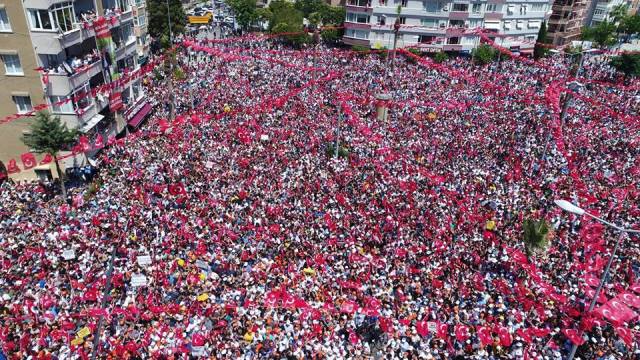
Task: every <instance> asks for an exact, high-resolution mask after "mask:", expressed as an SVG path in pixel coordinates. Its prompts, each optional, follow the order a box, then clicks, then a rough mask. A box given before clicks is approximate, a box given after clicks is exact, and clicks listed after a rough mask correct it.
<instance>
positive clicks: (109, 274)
mask: <svg viewBox="0 0 640 360" xmlns="http://www.w3.org/2000/svg"><path fill="white" fill-rule="evenodd" d="M116 248H117V245H115V244H114V245H113V249H112V250H111V260H110V261H109V268H108V269H107V273H106V274H105V276H106V283H105V285H104V293H103V294H102V302H101V304H100V309H104V308H106V307H107V300H108V298H109V293H110V292H111V279H112V278H113V262H114V260H115V258H116ZM103 322H104V316H102V315H100V319H99V320H98V325H97V326H96V332H95V334H94V335H93V352H92V353H91V360H95V359H96V356H97V355H98V351H99V346H100V337H101V336H102V323H103Z"/></svg>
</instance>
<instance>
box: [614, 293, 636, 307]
mask: <svg viewBox="0 0 640 360" xmlns="http://www.w3.org/2000/svg"><path fill="white" fill-rule="evenodd" d="M615 298H616V300H618V301H621V302H623V303H625V304H627V305H629V306H632V307H634V308H636V309H640V296H638V295H635V294H632V293H630V292H626V293H622V294H618V296H616V297H615Z"/></svg>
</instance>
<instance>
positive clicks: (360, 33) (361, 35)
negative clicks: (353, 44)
mask: <svg viewBox="0 0 640 360" xmlns="http://www.w3.org/2000/svg"><path fill="white" fill-rule="evenodd" d="M347 37H352V38H356V39H368V38H369V32H368V31H366V30H354V29H348V31H347Z"/></svg>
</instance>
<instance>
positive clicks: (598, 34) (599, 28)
mask: <svg viewBox="0 0 640 360" xmlns="http://www.w3.org/2000/svg"><path fill="white" fill-rule="evenodd" d="M616 29H617V26H616V25H615V24H614V23H611V22H608V21H603V22H601V23H600V24H598V25H596V26H594V27H590V28H583V29H582V40H590V41H593V42H594V43H595V44H596V46H597V47H599V48H605V47H607V46H611V45H613V44H615V43H616V37H615V33H616Z"/></svg>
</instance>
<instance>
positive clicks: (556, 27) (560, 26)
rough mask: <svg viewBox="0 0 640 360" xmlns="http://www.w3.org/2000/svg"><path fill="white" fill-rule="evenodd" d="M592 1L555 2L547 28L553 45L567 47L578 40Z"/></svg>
mask: <svg viewBox="0 0 640 360" xmlns="http://www.w3.org/2000/svg"><path fill="white" fill-rule="evenodd" d="M591 1H592V0H555V1H554V3H553V7H552V14H551V17H549V25H548V27H547V31H548V36H549V39H550V40H552V42H553V44H554V45H567V44H570V43H571V42H572V41H575V40H580V33H581V30H582V27H583V26H584V24H585V21H586V20H587V17H588V14H589V11H590V8H591V5H592V4H591ZM594 1H595V0H594Z"/></svg>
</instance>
